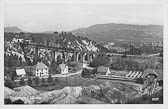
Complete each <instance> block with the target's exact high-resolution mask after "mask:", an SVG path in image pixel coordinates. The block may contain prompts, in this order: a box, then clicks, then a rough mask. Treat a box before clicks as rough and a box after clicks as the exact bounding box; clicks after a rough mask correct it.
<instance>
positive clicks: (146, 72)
mask: <svg viewBox="0 0 168 109" xmlns="http://www.w3.org/2000/svg"><path fill="white" fill-rule="evenodd" d="M147 75H155V77H158V74H157V73H156V72H155V70H154V69H146V70H145V71H144V75H143V77H146V76H147Z"/></svg>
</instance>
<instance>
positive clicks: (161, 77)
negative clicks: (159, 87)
mask: <svg viewBox="0 0 168 109" xmlns="http://www.w3.org/2000/svg"><path fill="white" fill-rule="evenodd" d="M154 71H155V72H156V73H157V74H158V77H157V79H159V80H163V70H162V69H154Z"/></svg>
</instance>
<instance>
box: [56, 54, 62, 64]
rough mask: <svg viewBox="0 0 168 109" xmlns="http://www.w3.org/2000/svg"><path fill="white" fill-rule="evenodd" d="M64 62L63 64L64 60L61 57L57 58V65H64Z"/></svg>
mask: <svg viewBox="0 0 168 109" xmlns="http://www.w3.org/2000/svg"><path fill="white" fill-rule="evenodd" d="M62 62H63V59H61V56H60V55H58V56H57V65H59V64H62Z"/></svg>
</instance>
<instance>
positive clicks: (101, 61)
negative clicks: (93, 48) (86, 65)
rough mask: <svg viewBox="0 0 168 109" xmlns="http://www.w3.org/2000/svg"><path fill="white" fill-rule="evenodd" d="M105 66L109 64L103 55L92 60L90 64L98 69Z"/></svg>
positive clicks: (107, 58)
mask: <svg viewBox="0 0 168 109" xmlns="http://www.w3.org/2000/svg"><path fill="white" fill-rule="evenodd" d="M107 64H110V58H109V57H108V56H107V55H106V54H105V53H101V54H98V56H97V57H95V58H94V59H93V61H92V62H91V63H90V66H91V67H98V66H101V65H107Z"/></svg>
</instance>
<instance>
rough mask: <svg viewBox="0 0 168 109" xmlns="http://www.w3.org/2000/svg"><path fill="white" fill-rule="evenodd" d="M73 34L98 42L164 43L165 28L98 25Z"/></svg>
mask: <svg viewBox="0 0 168 109" xmlns="http://www.w3.org/2000/svg"><path fill="white" fill-rule="evenodd" d="M72 33H73V34H75V35H79V36H84V37H88V38H89V39H92V40H95V41H98V42H110V41H119V40H129V41H130V40H132V41H163V26H160V25H131V24H114V23H108V24H96V25H93V26H89V27H88V28H79V29H76V30H73V31H72Z"/></svg>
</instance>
